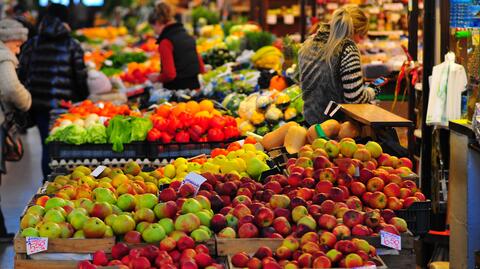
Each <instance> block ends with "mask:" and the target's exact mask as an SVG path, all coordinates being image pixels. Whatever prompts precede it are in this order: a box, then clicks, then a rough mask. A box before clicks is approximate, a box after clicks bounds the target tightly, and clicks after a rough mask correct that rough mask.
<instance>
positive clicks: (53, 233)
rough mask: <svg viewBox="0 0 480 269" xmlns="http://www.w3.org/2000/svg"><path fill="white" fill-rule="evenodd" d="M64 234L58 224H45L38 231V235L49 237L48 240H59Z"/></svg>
mask: <svg viewBox="0 0 480 269" xmlns="http://www.w3.org/2000/svg"><path fill="white" fill-rule="evenodd" d="M61 234H62V228H61V227H60V225H58V223H55V222H50V221H47V222H44V223H43V224H42V225H41V226H40V229H39V230H38V235H40V237H48V238H52V239H54V238H59V237H60V235H61Z"/></svg>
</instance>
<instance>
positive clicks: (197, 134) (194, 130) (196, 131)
mask: <svg viewBox="0 0 480 269" xmlns="http://www.w3.org/2000/svg"><path fill="white" fill-rule="evenodd" d="M188 133H189V134H190V138H191V139H192V140H193V141H195V142H198V140H200V138H201V137H202V135H203V134H204V133H205V129H203V128H202V127H201V126H200V125H198V124H195V125H193V126H191V127H190V128H189V129H188Z"/></svg>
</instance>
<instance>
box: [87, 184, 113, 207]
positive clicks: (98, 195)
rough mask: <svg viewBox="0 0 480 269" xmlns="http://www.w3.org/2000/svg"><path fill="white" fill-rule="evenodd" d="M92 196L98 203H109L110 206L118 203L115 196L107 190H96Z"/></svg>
mask: <svg viewBox="0 0 480 269" xmlns="http://www.w3.org/2000/svg"><path fill="white" fill-rule="evenodd" d="M92 194H93V199H94V200H95V201H96V202H107V203H109V204H115V203H116V202H117V198H116V197H115V194H113V192H112V191H111V190H109V189H106V188H96V189H94V190H93V191H92Z"/></svg>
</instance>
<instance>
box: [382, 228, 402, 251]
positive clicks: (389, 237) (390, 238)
mask: <svg viewBox="0 0 480 269" xmlns="http://www.w3.org/2000/svg"><path fill="white" fill-rule="evenodd" d="M380 244H381V245H382V246H386V247H389V248H393V249H396V250H402V238H401V237H400V236H399V235H396V234H392V233H389V232H385V231H380Z"/></svg>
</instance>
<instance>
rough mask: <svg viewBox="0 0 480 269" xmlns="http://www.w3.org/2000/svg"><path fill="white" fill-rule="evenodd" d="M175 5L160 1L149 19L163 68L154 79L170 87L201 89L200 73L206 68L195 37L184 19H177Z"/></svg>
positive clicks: (174, 88) (172, 88) (152, 78)
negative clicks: (184, 22) (173, 6)
mask: <svg viewBox="0 0 480 269" xmlns="http://www.w3.org/2000/svg"><path fill="white" fill-rule="evenodd" d="M173 16H174V14H173V11H172V8H171V7H170V6H169V5H168V4H166V3H164V2H159V3H157V4H156V5H155V9H154V11H153V12H152V13H151V14H150V17H149V23H150V24H151V25H152V26H153V29H154V31H155V33H156V34H157V35H159V36H158V51H159V53H160V61H161V65H162V70H161V72H160V74H159V75H158V76H153V77H151V78H150V79H151V80H153V81H156V82H161V83H163V86H164V87H165V88H167V89H169V90H180V89H198V88H200V83H199V81H198V75H199V74H200V73H203V72H204V65H203V61H202V58H201V57H200V56H199V54H198V53H197V47H196V43H195V39H194V38H193V37H192V36H190V35H189V34H188V33H187V31H186V30H185V28H184V27H183V25H182V24H181V23H178V22H175V20H174V18H173Z"/></svg>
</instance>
